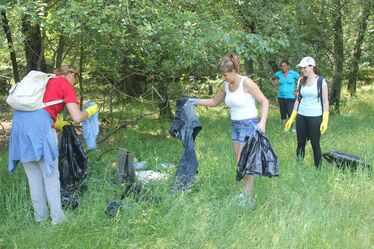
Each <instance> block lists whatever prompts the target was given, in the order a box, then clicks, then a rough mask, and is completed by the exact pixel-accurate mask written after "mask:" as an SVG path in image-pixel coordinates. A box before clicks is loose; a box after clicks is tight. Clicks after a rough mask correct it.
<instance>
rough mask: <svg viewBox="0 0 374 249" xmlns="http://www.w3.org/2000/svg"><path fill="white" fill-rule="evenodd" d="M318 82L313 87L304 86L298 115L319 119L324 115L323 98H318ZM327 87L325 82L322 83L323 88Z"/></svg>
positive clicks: (301, 91) (315, 81)
mask: <svg viewBox="0 0 374 249" xmlns="http://www.w3.org/2000/svg"><path fill="white" fill-rule="evenodd" d="M317 80H318V78H316V79H315V80H314V83H313V85H311V86H302V87H301V90H300V93H301V96H303V97H302V99H301V101H300V104H299V110H298V112H297V113H298V114H300V115H303V116H306V117H318V116H321V115H322V103H321V98H319V97H318V90H317ZM324 87H327V83H326V81H325V80H323V81H322V88H324Z"/></svg>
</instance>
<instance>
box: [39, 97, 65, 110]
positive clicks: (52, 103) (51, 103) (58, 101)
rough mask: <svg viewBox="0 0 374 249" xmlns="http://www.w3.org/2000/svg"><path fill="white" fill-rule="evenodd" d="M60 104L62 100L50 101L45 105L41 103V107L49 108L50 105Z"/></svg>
mask: <svg viewBox="0 0 374 249" xmlns="http://www.w3.org/2000/svg"><path fill="white" fill-rule="evenodd" d="M60 103H64V100H63V99H58V100H53V101H50V102H46V103H43V107H42V108H44V107H47V106H51V105H57V104H60Z"/></svg>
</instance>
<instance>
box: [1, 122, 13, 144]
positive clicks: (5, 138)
mask: <svg viewBox="0 0 374 249" xmlns="http://www.w3.org/2000/svg"><path fill="white" fill-rule="evenodd" d="M11 128H12V122H10V121H7V120H5V121H1V122H0V146H1V147H4V146H6V145H7V144H8V142H9V136H10V129H11Z"/></svg>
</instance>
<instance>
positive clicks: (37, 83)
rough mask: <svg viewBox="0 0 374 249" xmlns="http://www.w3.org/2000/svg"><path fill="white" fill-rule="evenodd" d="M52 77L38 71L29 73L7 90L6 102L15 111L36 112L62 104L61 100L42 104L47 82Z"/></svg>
mask: <svg viewBox="0 0 374 249" xmlns="http://www.w3.org/2000/svg"><path fill="white" fill-rule="evenodd" d="M54 76H55V75H54V74H47V73H43V72H40V71H35V70H32V71H30V72H29V73H28V74H27V75H26V76H25V77H24V78H23V79H22V80H21V81H20V82H18V83H17V84H15V85H14V86H13V87H12V88H11V89H10V90H9V95H8V97H7V99H6V102H7V103H8V104H9V105H10V106H11V107H12V108H13V109H14V110H17V111H36V110H39V109H42V108H44V107H46V106H51V105H56V104H59V103H62V102H64V101H63V100H62V99H59V100H54V101H51V102H47V103H43V96H44V92H45V89H46V86H47V83H48V80H49V79H50V78H52V77H54Z"/></svg>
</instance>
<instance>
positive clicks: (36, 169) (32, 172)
mask: <svg viewBox="0 0 374 249" xmlns="http://www.w3.org/2000/svg"><path fill="white" fill-rule="evenodd" d="M23 165H24V169H25V172H26V176H27V179H28V182H29V187H30V195H31V201H32V205H33V208H34V218H35V221H37V222H41V221H44V220H47V219H48V207H47V201H48V206H49V207H50V209H51V218H52V224H53V225H54V224H58V223H60V222H63V221H65V220H66V217H65V214H64V211H63V210H62V206H61V194H60V172H59V171H58V160H56V161H55V165H54V169H53V171H52V174H51V175H50V176H47V174H46V170H45V165H44V159H43V158H42V159H40V161H38V162H36V161H33V162H27V163H23Z"/></svg>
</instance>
